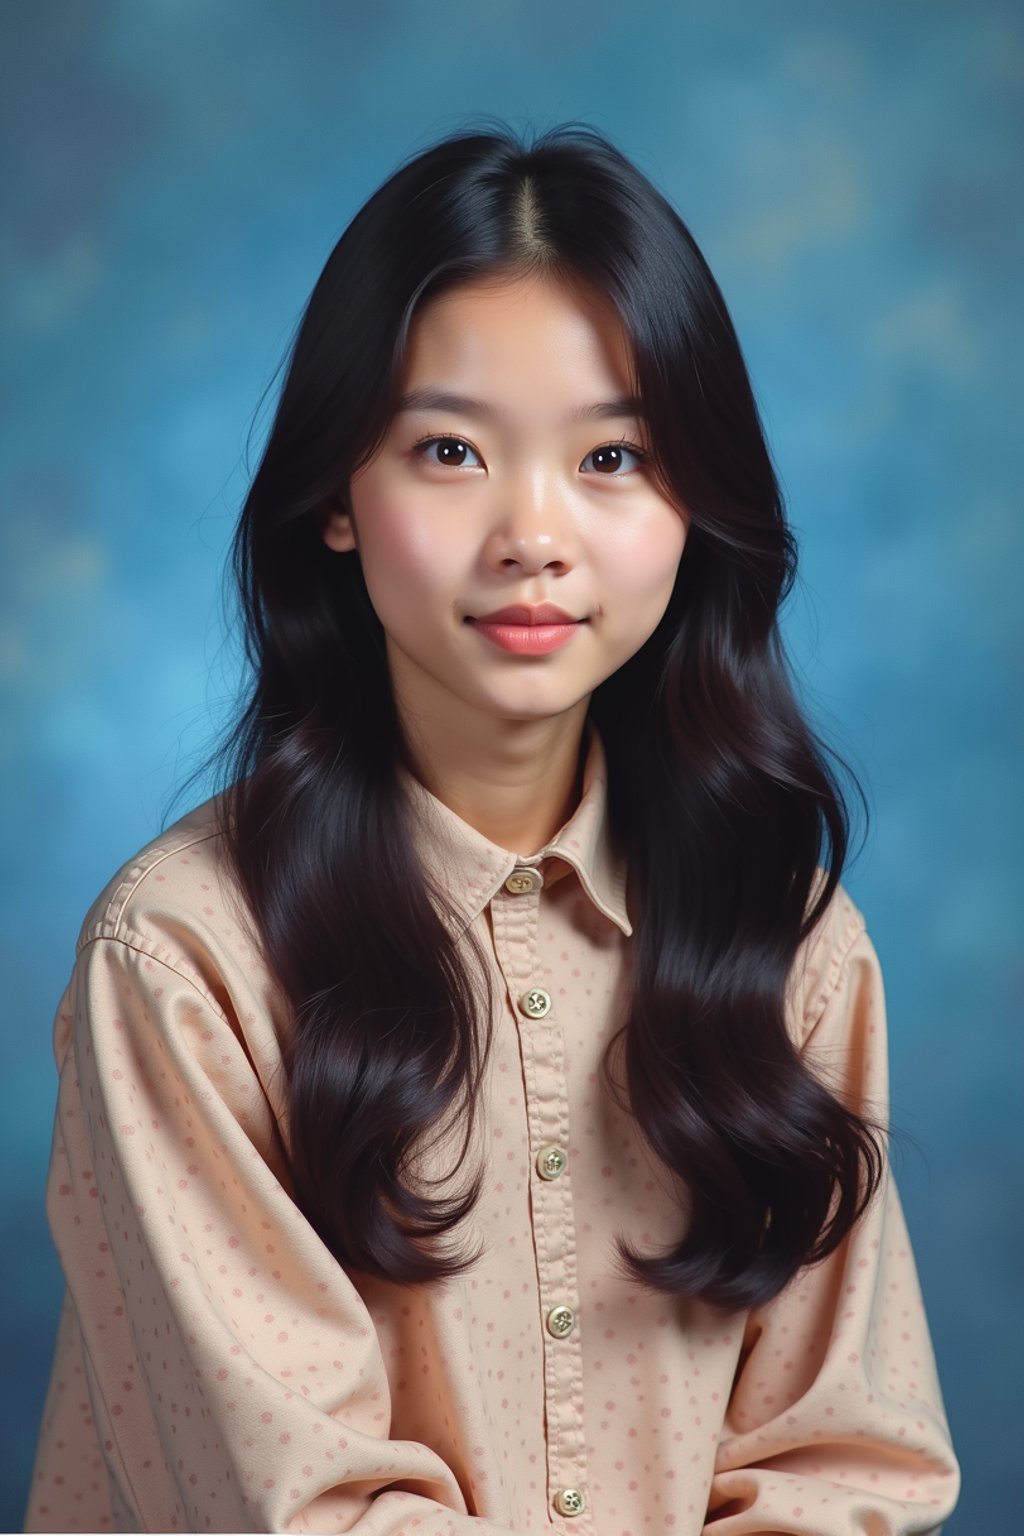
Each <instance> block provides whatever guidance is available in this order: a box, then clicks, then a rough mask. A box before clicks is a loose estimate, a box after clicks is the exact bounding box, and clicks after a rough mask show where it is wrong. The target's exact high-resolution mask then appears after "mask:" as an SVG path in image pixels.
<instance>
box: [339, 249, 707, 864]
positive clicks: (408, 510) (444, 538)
mask: <svg viewBox="0 0 1024 1536" xmlns="http://www.w3.org/2000/svg"><path fill="white" fill-rule="evenodd" d="M632 382H633V381H632V371H631V355H630V348H629V344H628V341H627V339H626V337H625V334H624V332H623V329H622V326H621V323H620V322H619V320H618V317H617V316H616V314H615V312H614V309H613V307H612V306H611V305H610V303H609V302H608V301H607V300H606V299H605V297H604V296H603V295H602V294H600V293H598V292H595V291H592V290H590V289H589V288H586V287H584V286H583V285H581V284H580V283H567V282H566V281H564V280H556V279H552V278H549V277H536V276H534V277H529V278H515V279H508V278H505V279H494V278H490V279H486V280H476V281H473V282H469V283H465V284H462V285H461V286H459V287H458V288H455V289H452V290H450V291H449V292H448V293H446V294H443V295H441V296H440V297H439V298H438V299H435V300H434V301H433V302H431V303H430V304H429V305H427V306H425V307H424V309H423V310H422V311H421V312H420V313H419V315H418V316H417V318H416V320H415V321H414V323H413V326H412V328H411V332H410V338H409V345H408V347H407V352H406V357H405V362H404V370H403V376H402V387H401V393H405V392H407V391H409V390H411V389H414V388H418V387H424V388H425V387H430V388H433V389H435V390H442V391H444V392H446V393H454V394H459V395H462V396H466V397H471V398H473V399H476V400H480V401H484V402H487V403H488V404H489V405H491V406H492V407H493V408H494V409H495V411H497V412H499V413H500V414H499V415H498V416H497V417H495V418H494V419H485V418H482V417H480V416H479V415H477V414H476V413H475V412H470V411H468V410H466V409H459V410H439V409H424V408H419V409H416V410H415V411H404V410H403V411H400V412H398V413H397V414H396V415H395V416H393V418H392V421H391V423H390V426H389V430H388V433H387V436H386V438H385V440H384V442H383V443H382V444H381V446H380V448H379V449H378V450H377V452H376V453H375V455H374V457H373V458H372V460H371V461H370V462H369V463H368V464H366V465H364V466H363V467H362V468H361V469H360V470H359V471H358V472H357V473H356V474H355V475H354V476H353V477H352V480H351V484H350V486H349V494H348V498H347V500H346V501H345V503H344V504H341V505H337V506H334V507H331V508H327V509H325V511H324V514H323V515H322V518H321V533H322V537H323V538H324V541H325V542H326V544H327V545H328V547H329V548H330V549H332V550H335V551H336V552H338V553H339V554H349V555H353V558H358V559H359V560H361V562H362V567H363V575H364V579H365V582H366V586H367V590H368V592H369V595H370V599H371V601H372V603H373V606H374V609H375V611H376V613H377V616H378V617H379V619H380V622H381V624H382V626H383V628H384V631H385V636H386V647H387V656H388V664H389V669H390V674H391V681H392V687H393V689H394V694H395V700H396V704H397V707H398V711H399V717H400V719H401V721H402V723H403V727H404V729H405V732H406V736H407V738H408V740H409V742H410V744H411V746H412V749H413V753H414V757H415V759H416V764H417V773H418V776H419V777H420V779H421V780H422V782H423V783H424V784H425V785H426V787H427V788H428V789H429V790H431V792H432V793H433V794H435V795H436V796H437V797H438V799H440V800H442V801H443V802H444V803H445V804H446V805H448V806H449V807H450V808H451V809H452V810H453V811H455V813H456V814H457V815H459V816H460V817H462V819H463V820H464V821H466V822H468V823H469V824H470V825H471V826H473V827H475V828H477V830H478V831H480V832H482V833H483V835H484V836H485V837H487V838H489V839H490V840H491V841H492V842H495V843H497V844H498V845H499V846H501V847H503V848H507V849H510V850H512V851H514V852H516V853H518V854H521V855H527V856H528V855H530V854H532V853H535V852H537V851H538V850H539V849H540V848H542V847H543V846H544V845H545V843H547V842H548V841H549V840H550V839H551V838H552V837H553V836H554V834H555V833H556V832H557V831H558V830H559V828H560V827H562V826H563V825H564V823H565V822H566V820H568V818H569V816H570V815H571V814H572V812H573V810H574V809H575V807H576V805H577V804H578V802H579V794H580V788H581V780H580V767H581V764H580V749H581V740H582V734H583V730H584V724H585V719H586V713H587V705H588V701H589V699H590V696H591V694H592V692H593V690H594V689H595V688H596V687H597V686H598V685H599V684H600V683H602V682H603V681H604V680H605V679H606V678H607V677H610V676H611V675H612V673H614V672H616V671H617V670H618V668H619V667H621V666H622V665H623V664H624V663H625V662H626V661H628V660H629V658H630V657H631V656H633V655H634V654H635V653H636V652H637V651H638V650H639V649H640V647H641V646H642V645H643V644H644V642H645V641H646V640H647V639H648V637H649V636H650V635H651V634H652V633H653V631H654V629H655V628H656V627H657V625H658V623H659V621H660V620H661V618H662V615H663V614H664V612H665V609H666V607H667V606H668V601H669V598H670V596H671V593H672V589H673V584H674V582H675V577H676V572H677V570H678V567H679V562H680V559H681V557H682V553H683V547H684V544H685V542H686V535H687V531H688V528H689V518H688V515H687V513H686V510H685V508H682V507H679V506H677V505H675V504H673V503H672V502H671V501H669V500H668V499H667V498H666V496H665V495H664V493H663V492H662V490H661V489H660V488H659V486H658V484H657V482H656V478H655V475H654V471H653V468H652V467H651V466H649V465H646V464H644V463H643V462H642V461H641V460H639V459H638V458H637V457H636V456H635V455H633V454H631V453H629V452H628V451H627V450H625V449H623V450H622V451H621V453H620V454H619V455H614V454H613V455H607V454H606V455H604V456H603V457H601V456H600V450H601V449H602V447H603V446H604V445H606V444H608V443H609V442H614V441H615V440H616V439H625V440H626V441H628V442H631V443H635V444H636V445H637V446H638V447H640V448H644V447H646V446H647V443H648V439H647V436H646V431H645V427H644V423H643V421H642V420H641V419H639V418H638V417H637V416H636V415H631V416H616V417H615V418H614V419H612V418H607V419H591V420H584V421H577V422H575V423H572V422H570V420H569V415H570V412H571V411H572V410H573V409H574V408H576V407H579V406H584V405H589V404H592V403H598V402H604V401H610V400H614V399H616V398H618V397H621V396H624V395H629V394H631V393H632V392H633V391H632V388H631V386H632ZM427 434H433V435H436V436H439V437H444V438H445V439H446V440H447V439H454V440H455V441H454V442H450V441H447V442H446V443H440V444H436V443H435V444H432V445H428V446H425V447H422V448H420V449H419V450H417V449H416V447H415V444H416V440H417V439H418V438H422V437H424V436H425V435H427ZM459 445H463V446H461V447H460V446H459ZM353 552H354V554H353ZM544 601H550V602H555V603H558V604H559V605H560V606H561V607H562V608H564V609H566V610H567V611H568V612H569V613H570V614H572V615H573V616H574V617H576V618H585V619H586V620H587V622H586V623H585V624H580V625H578V626H577V628H576V630H575V631H574V633H573V635H572V637H571V638H570V640H569V641H568V643H567V644H566V645H564V646H563V647H561V648H560V649H559V650H556V651H553V652H551V653H549V654H548V655H545V656H518V655H514V654H511V653H508V652H505V651H502V650H500V649H499V648H498V647H497V646H495V645H493V644H492V643H491V641H489V640H488V639H486V638H485V637H484V636H483V635H482V634H480V633H479V632H477V631H475V630H474V629H473V627H472V626H471V625H470V624H468V623H467V622H466V618H467V616H468V615H473V616H477V617H481V616H483V615H486V614H488V613H490V612H492V611H493V610H494V609H496V608H500V607H502V606H503V605H504V604H506V603H512V602H527V603H539V602H544Z"/></svg>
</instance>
